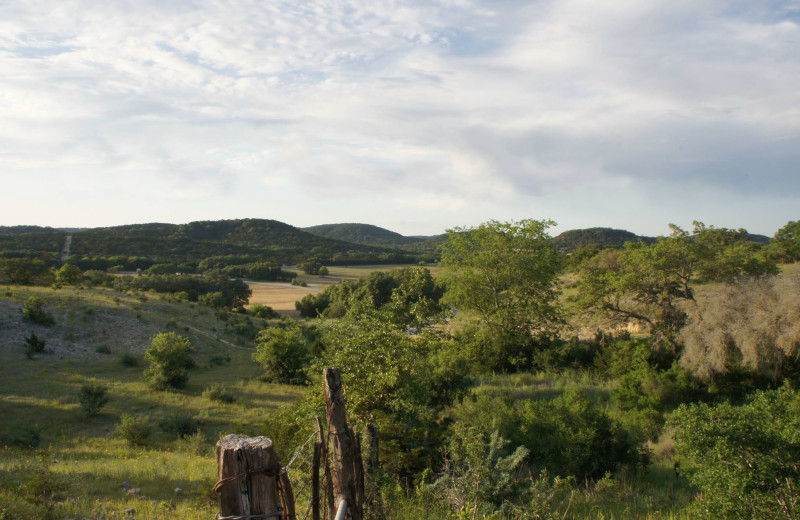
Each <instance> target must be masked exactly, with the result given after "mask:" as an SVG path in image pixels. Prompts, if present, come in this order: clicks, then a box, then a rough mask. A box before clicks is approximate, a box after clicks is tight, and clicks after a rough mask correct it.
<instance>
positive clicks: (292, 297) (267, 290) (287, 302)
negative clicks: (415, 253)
mask: <svg viewBox="0 0 800 520" xmlns="http://www.w3.org/2000/svg"><path fill="white" fill-rule="evenodd" d="M403 267H409V266H407V265H365V266H357V267H340V266H332V267H329V268H328V270H329V272H330V274H329V275H328V276H324V277H323V276H314V275H309V274H304V273H302V272H300V271H299V270H298V269H297V268H296V267H287V268H284V269H285V270H286V271H290V272H293V273H297V280H298V281H300V282H304V283H306V284H307V285H308V286H307V287H302V286H299V285H292V284H289V283H279V282H253V281H249V282H247V283H248V285H249V286H250V289H251V290H252V291H253V295H252V296H251V297H250V305H252V304H254V303H260V304H262V305H267V306H269V307H271V308H272V310H274V311H275V312H278V313H280V314H282V315H286V316H295V317H296V316H299V313H298V312H297V311H296V310H295V308H294V303H295V302H296V301H299V300H301V299H302V298H303V296H305V295H306V294H311V293H318V292H322V291H323V290H324V289H325V288H326V287H328V286H329V285H336V284H338V283H341V282H342V281H344V280H351V281H356V280H360V279H362V278H366V277H367V276H369V275H370V273H374V272H388V271H392V270H394V269H400V268H403ZM428 269H430V271H431V274H432V275H433V276H436V274H437V272H438V271H439V268H438V266H428Z"/></svg>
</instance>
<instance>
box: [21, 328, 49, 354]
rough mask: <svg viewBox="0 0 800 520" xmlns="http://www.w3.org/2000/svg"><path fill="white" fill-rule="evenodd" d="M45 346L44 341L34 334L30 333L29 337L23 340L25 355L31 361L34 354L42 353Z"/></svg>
mask: <svg viewBox="0 0 800 520" xmlns="http://www.w3.org/2000/svg"><path fill="white" fill-rule="evenodd" d="M45 346H46V343H45V341H44V340H43V339H41V338H39V336H37V335H36V333H35V332H33V331H31V335H30V336H28V337H27V338H25V355H26V356H27V357H28V358H29V359H31V358H33V355H34V354H41V353H42V352H44V351H45Z"/></svg>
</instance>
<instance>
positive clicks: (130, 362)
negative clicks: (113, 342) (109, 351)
mask: <svg viewBox="0 0 800 520" xmlns="http://www.w3.org/2000/svg"><path fill="white" fill-rule="evenodd" d="M119 362H120V363H121V364H122V366H124V367H138V366H139V358H137V357H136V356H134V355H133V354H131V353H129V352H126V353H124V354H122V355H121V356H120V357H119Z"/></svg>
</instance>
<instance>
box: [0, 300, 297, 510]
mask: <svg viewBox="0 0 800 520" xmlns="http://www.w3.org/2000/svg"><path fill="white" fill-rule="evenodd" d="M9 292H10V293H11V296H8V295H7V294H8V293H9ZM30 295H37V296H39V297H41V298H43V299H44V300H45V302H46V304H47V307H48V310H49V311H50V312H52V313H53V315H54V316H55V318H56V324H55V325H54V326H53V327H51V328H44V327H38V326H36V327H34V326H30V325H28V324H25V323H22V322H21V320H20V319H19V317H18V316H17V315H16V313H17V312H19V311H18V308H19V307H20V306H21V302H23V301H24V300H25V299H26V298H27V297H28V296H30ZM0 304H4V305H3V307H2V310H3V313H4V315H0V320H2V323H4V325H5V324H8V330H3V331H2V334H3V335H4V337H16V335H15V334H17V335H18V334H19V333H20V331H21V332H22V333H27V329H28V328H35V330H36V332H37V335H42V336H44V337H46V338H47V340H48V350H50V352H49V353H45V354H40V355H37V356H36V357H35V358H34V359H27V358H26V357H25V354H24V349H23V348H22V346H21V345H19V346H17V345H15V344H13V341H12V342H11V343H12V344H9V343H4V344H3V345H2V347H0V417H2V418H3V419H2V421H1V422H0V440H2V441H3V443H2V444H0V519H6V518H20V519H27V518H30V519H40V518H75V517H78V518H82V517H92V516H93V515H95V514H98V513H100V514H105V515H106V516H107V517H109V518H112V517H114V514H117V515H118V516H120V517H122V511H124V510H125V509H129V508H133V509H136V511H137V513H136V517H137V518H161V519H162V520H164V519H168V518H169V519H173V518H174V519H189V520H191V519H195V518H197V519H200V518H204V519H206V518H211V517H213V515H214V513H216V501H215V499H214V497H213V496H211V494H210V493H211V492H210V490H211V488H212V487H213V484H214V481H215V473H216V462H215V458H214V455H213V445H214V443H215V442H216V440H217V439H218V438H219V437H220V436H221V435H224V434H227V433H241V434H248V435H267V436H270V416H271V415H272V414H274V412H275V411H276V410H277V409H278V408H279V407H280V406H282V405H284V404H286V403H290V402H291V401H293V400H294V399H296V398H297V397H298V396H300V395H302V394H303V393H304V391H305V389H304V388H302V387H292V386H286V385H274V384H269V383H265V382H263V381H261V380H260V379H259V376H260V375H261V373H262V370H261V369H260V367H259V366H258V365H256V364H255V363H254V362H253V361H252V358H251V355H252V352H253V350H252V349H251V348H249V347H251V346H252V345H251V344H250V343H251V342H249V341H248V340H245V339H243V338H241V337H239V336H236V335H232V334H225V333H224V332H223V331H224V328H225V323H226V321H225V318H227V319H228V320H231V319H237V318H239V319H241V317H237V316H231V317H225V316H223V315H220V314H219V313H217V312H216V311H213V310H211V309H207V308H203V307H201V306H197V305H193V304H189V303H171V302H165V301H160V300H159V299H158V296H156V295H152V294H147V295H129V294H128V295H126V294H120V293H116V292H114V291H110V290H105V289H84V290H81V289H75V288H68V289H61V290H58V291H56V290H53V289H48V288H39V287H37V288H33V287H24V288H23V287H0ZM14 327H16V329H15V328H14ZM171 330H174V331H176V332H178V333H181V334H184V335H186V336H188V337H190V339H191V340H192V344H193V346H194V348H195V352H194V353H193V357H194V359H195V360H196V362H197V365H198V367H197V368H195V369H193V370H191V371H190V372H189V380H188V385H187V387H186V388H185V389H182V390H180V391H170V392H155V391H152V390H150V389H149V388H148V387H147V386H146V385H145V383H144V381H143V378H142V371H143V370H144V368H145V363H144V362H143V361H142V360H141V358H142V354H143V352H144V350H145V349H146V347H147V346H148V344H149V338H150V337H152V335H153V334H155V333H157V332H164V331H171ZM198 331H203V332H205V333H201V332H198ZM215 336H216V337H219V338H220V339H222V340H225V341H228V342H230V343H232V344H233V345H236V346H233V345H231V344H228V343H224V342H223V341H220V340H218V339H216V337H215ZM98 345H107V346H108V347H109V350H110V353H108V354H104V353H97V352H96V347H97V346H98ZM125 353H128V354H133V355H135V356H137V357H139V358H140V364H139V366H137V367H125V366H123V365H122V364H121V363H120V356H121V355H122V354H125ZM214 356H217V357H219V356H222V357H223V358H227V357H229V358H230V361H229V362H227V363H226V362H222V363H212V362H210V360H211V358H213V357H214ZM90 381H91V382H95V383H100V384H103V385H105V386H107V387H108V396H109V397H110V400H109V403H108V404H107V405H106V406H105V407H103V408H102V409H101V410H100V413H99V415H97V416H95V417H87V416H86V415H85V414H84V413H83V412H82V410H81V408H80V405H79V403H78V393H79V391H80V387H81V385H83V384H85V383H87V382H90ZM216 383H222V384H224V385H225V386H226V387H227V389H228V391H229V393H230V394H232V395H233V396H234V397H235V398H236V400H235V401H234V402H233V403H222V402H219V401H214V400H211V399H208V398H206V397H203V395H202V393H203V390H204V389H205V388H207V387H209V386H211V385H212V384H216ZM122 414H131V415H138V416H142V415H146V416H148V417H149V418H150V423H151V425H152V429H153V435H152V436H151V438H150V439H149V441H148V443H147V444H146V445H145V446H142V447H136V448H132V447H129V446H127V445H126V443H125V442H124V441H123V440H122V439H121V438H117V437H116V436H115V435H114V432H115V430H116V425H117V424H118V423H119V421H120V417H121V416H122ZM176 415H183V416H189V417H192V418H193V419H194V420H195V421H197V423H198V424H199V430H200V432H201V434H200V435H199V436H195V437H194V438H192V439H190V440H182V439H178V438H177V437H176V436H174V434H170V433H167V432H164V431H162V430H161V428H159V426H158V425H159V422H161V421H162V420H163V419H165V418H167V417H174V416H176ZM36 436H38V447H34V448H28V447H22V446H20V445H19V444H26V443H28V442H27V441H30V443H33V442H34V441H35V440H36ZM15 441H16V442H15ZM279 448H281V447H279ZM291 448H292V447H283V450H282V451H287V452H288V451H289V450H290V449H291ZM124 481H128V482H130V483H131V485H132V486H133V487H138V488H141V490H142V493H141V494H142V496H145V497H147V498H146V499H143V498H140V497H139V496H128V495H127V494H126V491H125V490H123V489H122V488H121V487H120V484H121V483H122V482H124ZM175 488H182V489H183V492H182V493H181V494H179V495H176V494H175V493H174V490H175ZM209 501H210V502H209Z"/></svg>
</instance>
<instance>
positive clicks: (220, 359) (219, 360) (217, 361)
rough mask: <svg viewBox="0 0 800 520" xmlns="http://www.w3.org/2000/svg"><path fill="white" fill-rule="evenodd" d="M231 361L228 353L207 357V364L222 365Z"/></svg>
mask: <svg viewBox="0 0 800 520" xmlns="http://www.w3.org/2000/svg"><path fill="white" fill-rule="evenodd" d="M230 362H231V356H230V354H227V353H226V354H215V355H213V356H211V357H209V358H208V364H209V366H212V367H213V366H222V365H227V364H228V363H230Z"/></svg>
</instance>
